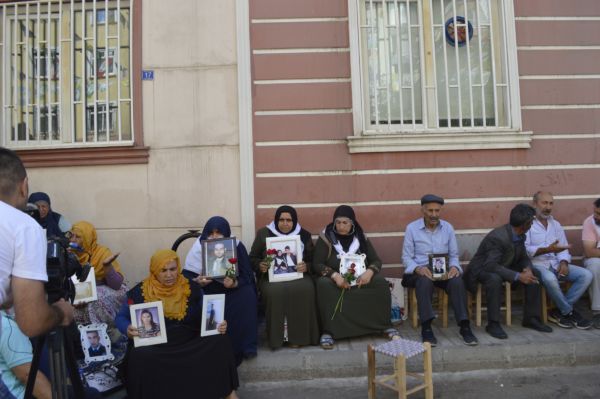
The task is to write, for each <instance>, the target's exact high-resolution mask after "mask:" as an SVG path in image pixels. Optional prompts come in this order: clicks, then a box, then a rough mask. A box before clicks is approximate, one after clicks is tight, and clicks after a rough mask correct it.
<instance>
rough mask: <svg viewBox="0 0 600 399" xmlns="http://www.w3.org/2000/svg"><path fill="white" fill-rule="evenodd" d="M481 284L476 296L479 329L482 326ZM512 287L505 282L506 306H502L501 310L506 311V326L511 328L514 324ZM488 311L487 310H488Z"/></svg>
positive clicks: (476, 319) (476, 314)
mask: <svg viewBox="0 0 600 399" xmlns="http://www.w3.org/2000/svg"><path fill="white" fill-rule="evenodd" d="M481 289H482V285H481V283H478V284H477V294H476V295H475V325H476V326H477V327H479V326H481V310H482V307H481ZM510 290H511V286H510V283H509V282H508V281H505V282H504V303H505V306H502V307H501V308H500V310H504V311H506V325H507V326H510V325H511V324H512V317H511V312H512V309H511V307H512V305H511V291H510ZM486 310H487V308H486Z"/></svg>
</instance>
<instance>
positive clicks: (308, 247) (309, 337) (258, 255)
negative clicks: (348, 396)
mask: <svg viewBox="0 0 600 399" xmlns="http://www.w3.org/2000/svg"><path fill="white" fill-rule="evenodd" d="M294 235H299V236H300V239H301V242H302V248H301V251H302V262H299V263H298V265H297V269H296V271H297V272H299V273H303V274H304V275H303V278H301V279H298V280H292V281H281V282H269V277H268V274H267V272H268V270H269V267H270V266H271V265H269V264H268V263H266V262H265V258H266V251H267V244H266V241H267V237H288V236H294ZM313 248H314V245H313V242H312V237H311V235H310V233H309V232H308V231H306V230H304V229H303V228H302V227H301V226H300V224H299V223H298V216H297V215H296V210H295V209H294V208H292V207H291V206H287V205H286V206H282V207H279V209H277V211H276V212H275V219H274V221H272V222H271V223H270V224H269V225H267V226H266V227H263V228H261V229H259V230H258V231H257V232H256V238H255V239H254V243H253V244H252V249H251V250H250V260H251V262H252V267H253V268H254V271H255V272H256V273H257V279H258V287H259V290H260V293H261V300H262V303H263V305H264V307H265V315H266V319H267V338H268V341H269V342H268V344H269V347H270V348H271V349H275V348H279V347H281V346H282V345H283V342H284V340H285V335H284V329H285V327H284V323H285V322H286V321H287V341H288V343H289V344H290V345H292V346H302V345H316V344H317V342H318V339H319V327H318V322H317V312H316V308H315V286H314V282H313V279H312V277H311V276H310V274H309V268H310V262H311V260H312V254H313Z"/></svg>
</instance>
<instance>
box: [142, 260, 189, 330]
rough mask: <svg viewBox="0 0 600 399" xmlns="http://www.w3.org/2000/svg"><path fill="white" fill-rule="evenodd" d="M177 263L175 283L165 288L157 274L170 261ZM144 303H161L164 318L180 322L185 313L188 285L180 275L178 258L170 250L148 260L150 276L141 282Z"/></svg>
mask: <svg viewBox="0 0 600 399" xmlns="http://www.w3.org/2000/svg"><path fill="white" fill-rule="evenodd" d="M173 260H174V261H175V262H176V263H177V274H178V276H177V281H176V282H175V284H173V285H171V286H168V287H167V286H165V285H163V284H162V283H161V282H160V281H159V280H158V277H157V276H158V274H159V273H160V272H161V271H162V269H163V267H165V265H166V264H167V263H169V262H171V261H173ZM142 294H143V295H144V302H154V301H162V303H163V310H164V312H165V317H167V318H169V319H175V320H182V319H183V318H184V317H185V314H186V312H187V302H188V298H189V296H190V294H191V290H190V283H189V281H188V280H187V279H186V278H185V277H183V275H182V274H181V264H180V263H179V256H177V253H176V252H175V251H172V250H170V249H160V250H158V251H156V252H155V253H154V255H152V258H151V259H150V275H149V276H148V277H147V278H146V279H145V280H144V281H143V282H142Z"/></svg>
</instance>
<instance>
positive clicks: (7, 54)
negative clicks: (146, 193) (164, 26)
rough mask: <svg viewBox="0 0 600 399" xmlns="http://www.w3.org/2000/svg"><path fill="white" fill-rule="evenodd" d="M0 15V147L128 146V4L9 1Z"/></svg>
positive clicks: (123, 0)
mask: <svg viewBox="0 0 600 399" xmlns="http://www.w3.org/2000/svg"><path fill="white" fill-rule="evenodd" d="M0 12H1V13H2V15H1V17H0V24H1V29H0V35H1V37H0V46H1V51H0V57H1V59H0V65H1V71H0V72H1V79H2V89H1V90H2V96H1V107H0V110H1V113H0V120H1V123H2V128H3V129H2V131H3V137H2V143H3V145H5V146H8V147H12V148H16V149H27V148H55V147H59V148H64V147H85V146H98V145H113V144H114V145H123V144H130V143H131V144H132V143H133V126H132V110H133V104H132V84H131V81H132V76H131V65H132V60H131V56H132V52H131V33H132V32H131V20H132V19H131V17H132V15H131V7H130V2H129V1H126V0H117V1H107V0H106V1H102V0H96V1H74V0H71V1H68V0H62V1H37V2H36V1H34V2H14V3H4V4H1V5H0Z"/></svg>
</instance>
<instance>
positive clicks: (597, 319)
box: [592, 314, 600, 329]
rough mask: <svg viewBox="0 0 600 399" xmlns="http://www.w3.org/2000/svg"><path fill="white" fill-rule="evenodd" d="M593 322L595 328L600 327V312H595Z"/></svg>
mask: <svg viewBox="0 0 600 399" xmlns="http://www.w3.org/2000/svg"><path fill="white" fill-rule="evenodd" d="M592 323H593V324H594V328H598V329H600V314H595V315H594V318H593V319H592Z"/></svg>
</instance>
